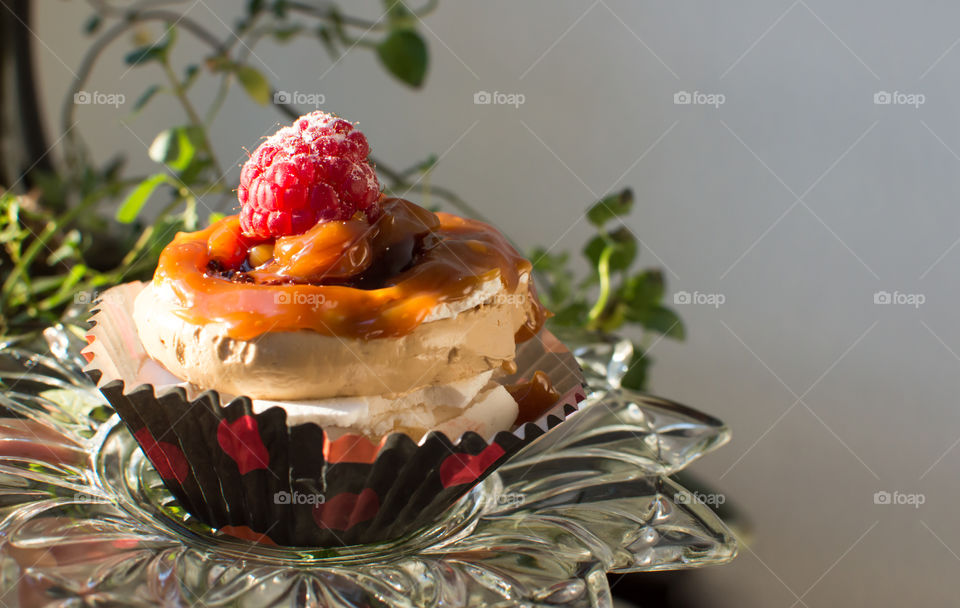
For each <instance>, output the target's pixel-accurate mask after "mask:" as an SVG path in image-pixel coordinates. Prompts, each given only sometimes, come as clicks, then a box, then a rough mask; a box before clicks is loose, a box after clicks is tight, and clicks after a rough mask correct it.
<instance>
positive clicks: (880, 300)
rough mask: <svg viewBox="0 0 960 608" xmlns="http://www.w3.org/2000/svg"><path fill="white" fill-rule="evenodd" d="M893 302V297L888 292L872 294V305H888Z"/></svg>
mask: <svg viewBox="0 0 960 608" xmlns="http://www.w3.org/2000/svg"><path fill="white" fill-rule="evenodd" d="M892 301H893V296H892V295H891V294H890V292H889V291H878V292H876V293H875V294H873V303H874V304H889V303H890V302H892Z"/></svg>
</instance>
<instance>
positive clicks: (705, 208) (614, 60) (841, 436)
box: [37, 0, 960, 606]
mask: <svg viewBox="0 0 960 608" xmlns="http://www.w3.org/2000/svg"><path fill="white" fill-rule="evenodd" d="M237 4H239V3H234V2H228V1H227V0H202V1H200V2H198V3H195V4H194V6H193V8H192V9H191V10H190V15H191V16H192V17H194V18H196V19H198V20H200V21H202V22H205V23H208V24H210V25H211V27H213V28H214V29H215V30H217V31H219V32H222V33H226V31H227V30H226V28H225V26H224V25H223V24H221V23H220V22H219V20H218V19H217V18H216V17H215V16H214V15H213V13H212V12H211V11H216V12H218V13H219V14H220V15H221V16H222V18H223V20H224V21H226V22H228V23H231V22H232V20H233V15H234V11H235V10H236V8H235V7H236V5H237ZM364 5H365V9H363V10H366V11H367V13H368V14H369V15H370V16H371V17H376V16H377V13H376V7H377V6H378V5H377V4H375V3H372V2H367V3H364ZM183 6H184V7H187V6H190V4H189V3H184V5H183ZM864 8H865V5H864V4H863V3H854V2H824V1H822V0H816V1H814V0H810V1H809V2H804V1H803V0H797V1H796V2H793V3H792V4H791V3H790V2H789V1H782V2H740V1H733V2H725V3H716V2H669V3H632V2H625V1H620V0H603V1H601V2H595V3H593V4H589V3H585V2H584V3H578V2H556V1H555V2H546V1H538V2H524V3H516V2H506V1H498V2H484V3H479V2H473V3H467V2H443V3H441V7H440V9H439V10H438V11H437V12H436V13H435V14H434V15H432V16H430V17H429V18H428V19H427V21H426V25H425V26H424V32H425V34H426V36H427V38H428V40H429V44H430V49H431V60H432V65H431V68H430V73H429V77H428V82H427V85H426V87H425V89H424V90H423V91H421V92H411V91H410V90H408V89H406V88H404V87H403V86H401V85H399V84H397V83H395V82H394V81H392V80H390V79H389V78H388V77H386V76H385V75H383V74H382V71H381V69H380V68H379V67H378V65H377V64H376V61H375V59H374V58H373V57H372V55H371V54H370V53H369V52H364V51H358V52H354V53H351V54H350V55H348V56H347V57H345V58H344V59H343V60H342V61H340V62H339V63H338V64H337V65H335V66H333V67H332V68H331V66H330V61H329V60H328V59H327V58H326V56H325V55H324V54H323V53H322V52H321V50H320V49H319V47H318V45H317V44H315V43H313V42H306V41H305V42H302V43H298V44H295V45H292V46H289V47H278V46H276V45H273V44H272V43H271V44H267V45H264V46H263V47H258V49H257V50H256V55H257V57H258V60H259V61H258V62H255V64H258V65H259V67H260V68H261V69H262V70H263V71H264V73H265V74H266V75H268V76H269V77H270V78H271V79H272V80H273V81H274V82H275V83H277V84H278V85H279V86H280V87H281V88H283V89H284V90H287V91H299V92H303V93H319V94H323V95H324V96H325V101H326V103H325V105H324V106H323V108H324V109H328V110H331V111H335V112H338V113H341V114H343V115H345V116H346V117H348V118H350V119H352V120H355V121H359V122H360V125H361V127H362V128H363V129H364V130H365V132H366V133H367V135H368V136H369V138H370V140H371V142H372V143H373V147H374V150H375V152H376V153H377V154H378V155H379V156H381V157H382V158H384V159H386V160H390V161H393V162H394V163H395V164H397V165H406V164H407V163H412V162H414V161H415V160H418V159H420V158H422V157H425V156H427V155H428V154H430V153H437V154H442V161H441V163H440V166H439V167H438V168H437V169H436V171H435V173H434V176H433V179H434V180H435V183H438V184H443V185H447V186H451V187H453V188H454V189H455V190H456V191H457V192H459V193H460V194H462V195H463V196H464V197H465V198H467V199H468V200H470V201H471V202H473V203H474V204H476V205H478V206H480V207H482V209H483V210H484V212H485V213H486V214H487V215H488V216H489V217H491V218H492V219H493V220H494V221H495V222H496V223H497V224H498V225H500V226H501V227H502V228H503V230H504V231H506V232H507V233H508V234H509V235H510V236H511V237H513V238H514V239H515V240H516V241H518V242H520V243H525V244H534V243H543V244H550V243H553V242H555V241H557V240H558V239H559V240H560V242H559V243H558V245H557V247H558V248H566V247H569V248H576V247H578V246H579V244H581V243H582V242H583V241H584V239H585V238H586V237H587V235H588V234H589V228H588V226H587V225H586V222H584V221H581V214H582V212H583V210H584V208H585V206H586V205H587V204H588V203H589V202H590V201H591V200H593V199H595V198H596V197H597V196H599V195H601V194H603V193H606V192H608V191H610V190H612V189H614V188H618V187H622V186H624V185H630V186H632V187H633V188H634V190H635V192H636V194H637V198H638V201H639V205H638V210H637V212H636V213H635V214H634V216H633V217H632V218H631V219H630V226H631V228H632V229H633V230H634V231H635V232H636V234H637V235H638V236H639V237H640V238H641V239H642V241H643V242H644V244H645V245H646V247H645V248H644V250H643V253H642V258H643V259H645V261H646V263H648V264H658V265H662V266H664V267H666V268H667V269H668V275H669V280H670V289H671V290H672V291H674V292H676V291H680V290H685V291H687V292H691V293H694V292H698V293H701V294H722V295H723V296H724V298H725V301H724V303H723V304H722V305H721V306H719V307H718V308H714V307H711V306H707V305H693V304H691V305H685V306H678V309H679V311H680V312H681V314H682V315H683V317H684V319H685V320H686V322H687V326H688V333H689V339H688V340H687V342H686V343H684V344H675V343H672V342H669V341H662V342H659V343H657V344H656V346H655V347H654V349H653V354H654V355H655V356H656V357H657V364H656V366H655V368H654V372H653V389H654V391H655V392H657V393H660V394H663V395H665V396H668V397H672V398H674V399H677V400H679V401H681V402H686V403H689V404H690V405H693V406H695V407H699V408H701V409H704V410H707V411H709V412H711V413H713V414H715V415H717V416H719V417H721V418H723V419H724V420H726V421H727V422H728V423H729V424H730V426H731V427H732V428H733V431H734V441H733V442H732V444H731V445H729V446H728V447H726V448H724V449H722V450H721V451H720V452H718V453H716V454H715V455H713V456H711V457H710V458H708V459H707V460H705V461H704V462H702V463H701V464H699V465H698V466H697V467H696V468H697V470H698V471H699V472H701V473H702V474H703V475H705V476H707V477H708V478H710V479H713V480H715V481H716V482H717V484H718V486H719V487H720V488H721V490H722V491H723V492H724V493H725V495H726V496H727V497H728V499H729V500H731V501H734V502H736V503H738V504H740V505H741V506H743V507H744V508H745V509H746V510H747V511H748V512H749V514H750V516H751V517H752V519H753V522H754V524H755V530H754V533H755V534H754V536H755V541H754V542H753V544H752V545H751V547H750V549H747V550H744V552H743V554H742V555H741V557H740V558H739V559H738V560H737V561H736V562H735V563H734V564H732V565H730V566H727V567H724V568H717V569H711V570H707V571H703V572H702V573H698V574H697V576H696V577H695V578H694V579H693V581H692V582H691V585H692V587H691V594H693V595H695V596H698V597H700V598H701V599H702V600H704V604H705V605H711V606H790V605H791V604H794V603H795V602H797V600H798V598H802V602H800V603H797V605H808V606H816V605H819V606H836V605H840V602H841V600H843V601H844V602H845V603H844V604H843V605H846V606H878V605H886V606H889V605H896V604H900V603H906V602H907V601H911V603H912V604H914V605H923V606H933V605H947V604H950V603H953V602H954V601H955V599H954V594H953V593H948V587H947V585H946V584H945V582H944V581H947V580H951V579H950V578H949V577H951V576H955V573H956V572H957V568H958V565H960V558H958V556H957V555H958V553H960V526H957V525H956V523H955V518H954V513H955V511H956V508H955V503H956V501H957V500H958V499H960V486H958V483H957V479H956V471H957V465H958V463H960V448H954V446H955V445H956V443H957V440H958V436H960V412H958V410H957V408H956V390H957V387H958V384H960V373H958V372H960V357H958V353H960V325H958V324H957V323H956V322H955V319H956V315H957V313H956V311H957V309H958V304H960V290H958V281H957V280H956V278H955V275H956V269H957V267H958V265H960V247H955V245H957V243H958V239H960V206H958V205H957V204H956V197H957V192H958V189H960V177H958V176H960V171H958V169H960V156H958V154H960V121H958V119H957V115H958V114H957V111H956V107H957V101H958V97H960V87H958V85H957V84H956V83H957V80H958V79H957V76H958V71H960V44H957V43H958V40H960V38H958V37H960V6H958V5H956V4H955V3H948V2H921V3H907V2H902V3H897V2H889V1H883V2H872V3H870V4H869V9H870V10H869V11H866V10H864ZM39 12H40V15H39V20H38V23H39V25H38V26H37V30H38V34H39V36H40V38H41V39H42V40H43V46H46V47H48V48H42V47H41V48H40V49H39V51H38V52H39V56H40V57H39V58H40V64H41V67H42V69H43V71H44V87H45V94H46V98H47V100H48V106H47V108H46V110H47V111H48V113H49V114H50V116H51V119H52V120H54V119H56V118H57V116H58V114H59V103H60V99H61V98H62V95H63V93H64V91H65V90H66V88H67V86H68V83H69V79H70V77H71V74H70V70H73V69H76V64H77V61H78V57H79V53H80V51H81V50H82V49H83V48H84V45H85V44H86V42H85V40H84V39H83V38H82V36H81V35H80V33H79V29H80V24H81V23H82V20H83V18H84V17H85V15H86V10H85V5H84V3H82V2H68V3H63V2H44V3H42V4H41V6H40V10H39ZM955 45H956V46H955ZM116 48H117V49H123V50H126V49H128V48H129V44H128V42H124V43H122V44H120V45H119V46H118V47H116ZM198 48H199V47H195V46H191V45H190V44H188V43H185V44H183V45H181V46H180V47H179V50H178V53H177V58H178V60H182V61H186V60H187V58H188V57H189V56H190V55H191V54H196V53H197V52H199V51H198ZM58 57H60V58H63V62H61V61H60V60H59V59H58ZM120 57H121V53H120V52H119V50H118V51H116V52H110V53H108V54H107V55H106V56H105V57H104V59H103V61H102V64H101V66H100V67H99V69H98V70H97V72H96V73H95V75H94V78H93V81H92V82H91V86H90V87H89V88H91V89H95V90H99V91H104V92H122V93H124V94H126V96H127V100H128V103H127V104H126V105H125V107H121V108H120V109H119V111H116V110H114V109H113V108H109V107H100V106H89V107H85V108H82V109H81V113H80V117H81V123H80V124H79V126H78V127H77V128H78V129H80V130H81V131H82V132H83V133H84V135H85V136H87V137H88V138H90V139H91V141H92V144H93V149H94V151H95V152H96V154H97V156H98V157H99V158H101V159H105V158H106V157H108V156H109V155H110V154H112V153H114V152H115V151H117V150H124V151H127V152H128V153H129V154H131V155H132V157H133V158H134V159H135V161H134V162H133V163H132V165H133V167H134V168H139V169H140V170H149V166H150V164H149V161H148V160H146V156H145V149H144V144H143V143H142V142H146V143H149V142H150V140H151V139H152V137H153V136H154V135H155V133H156V132H157V130H158V129H159V128H160V126H161V125H166V124H170V123H171V122H173V121H177V120H181V119H182V118H181V117H180V115H179V111H178V110H177V108H176V107H175V106H174V105H173V104H172V103H170V102H169V101H166V100H163V101H161V100H159V99H158V100H156V101H155V102H154V104H153V106H152V108H151V109H150V111H148V112H147V113H145V114H144V115H142V116H140V117H132V116H130V112H129V106H130V102H131V101H132V100H133V99H135V98H136V97H137V96H138V95H139V94H140V92H141V91H143V90H144V89H145V88H146V86H147V84H148V83H150V82H153V81H154V80H155V79H157V78H159V74H158V72H156V71H155V69H154V68H142V69H137V70H132V71H130V72H128V73H125V74H124V70H125V69H126V68H125V67H124V66H123V65H122V62H121V59H120ZM120 74H124V75H123V76H122V77H118V75H120ZM478 90H487V91H494V90H496V91H501V92H508V93H514V92H516V93H521V94H523V95H524V96H525V103H524V104H523V105H522V106H520V107H519V108H513V107H507V106H494V105H479V106H478V105H474V103H473V94H474V93H475V92H476V91H478ZM679 91H688V92H693V91H699V92H704V93H711V94H722V95H723V96H724V97H725V100H724V103H723V104H722V105H720V106H719V107H711V106H704V105H693V104H691V105H677V104H675V103H674V94H675V93H677V92H679ZM880 91H888V92H891V93H892V92H894V91H898V92H901V93H908V94H922V95H923V96H924V98H923V102H924V103H923V104H922V105H920V106H919V107H913V106H909V105H902V104H876V103H875V100H874V96H875V94H876V93H878V92H880ZM211 95H212V91H211V90H202V91H198V92H197V100H198V103H199V105H205V103H206V101H205V100H208V99H209V98H210V96H211ZM901 100H903V101H906V98H901ZM277 120H278V118H277V115H276V114H275V113H274V112H273V111H271V110H269V109H264V108H260V107H258V106H256V105H254V104H253V103H252V102H250V101H248V100H247V99H245V98H244V97H243V96H242V95H241V94H238V95H236V96H234V97H233V98H232V99H231V100H230V101H229V103H228V104H227V106H226V108H225V110H224V112H223V114H222V116H221V117H220V118H219V119H218V121H217V122H216V125H215V127H214V129H213V137H214V139H215V141H216V142H217V148H218V149H219V151H220V154H221V156H222V157H223V159H224V161H225V162H230V161H233V159H237V160H236V162H235V163H233V164H238V163H239V162H240V161H241V160H242V159H243V158H245V157H244V156H242V150H241V147H242V146H246V147H247V148H249V149H253V147H254V146H255V145H256V144H257V142H258V138H259V137H261V136H262V135H264V134H266V133H268V132H270V131H271V130H272V128H273V125H274V123H275V122H276V121H277ZM57 124H58V123H57ZM124 125H125V126H124ZM237 173H238V170H237V169H236V168H235V169H234V171H233V174H232V177H233V179H236V176H237ZM878 291H886V292H890V293H894V292H896V293H897V294H900V295H904V294H913V295H914V296H916V295H917V294H919V295H921V296H922V297H923V299H924V300H925V301H924V302H923V304H922V305H920V306H919V307H913V306H910V305H907V304H889V305H882V304H875V302H874V294H875V293H876V292H878ZM914 299H917V298H916V297H914ZM880 490H886V491H890V492H893V491H898V492H901V493H922V494H923V496H924V498H925V504H923V505H922V506H921V507H920V508H913V507H910V506H904V505H900V506H897V505H876V504H874V493H875V492H877V491H880ZM881 572H882V573H883V574H882V575H881V576H878V575H877V574H874V573H881ZM704 598H709V599H704Z"/></svg>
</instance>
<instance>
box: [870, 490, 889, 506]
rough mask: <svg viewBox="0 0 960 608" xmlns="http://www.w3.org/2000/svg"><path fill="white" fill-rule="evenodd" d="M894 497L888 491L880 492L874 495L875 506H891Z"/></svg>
mask: <svg viewBox="0 0 960 608" xmlns="http://www.w3.org/2000/svg"><path fill="white" fill-rule="evenodd" d="M892 498H893V497H892V496H891V494H890V492H887V491H886V490H880V491H879V492H876V493H874V495H873V504H875V505H889V504H890V503H891V502H892Z"/></svg>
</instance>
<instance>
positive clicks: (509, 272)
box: [153, 199, 545, 340]
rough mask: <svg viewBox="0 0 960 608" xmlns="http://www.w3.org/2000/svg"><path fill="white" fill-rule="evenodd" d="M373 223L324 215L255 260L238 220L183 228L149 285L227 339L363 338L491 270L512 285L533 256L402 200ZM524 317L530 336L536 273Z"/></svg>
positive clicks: (397, 329)
mask: <svg viewBox="0 0 960 608" xmlns="http://www.w3.org/2000/svg"><path fill="white" fill-rule="evenodd" d="M382 204H383V214H382V216H381V217H380V219H379V220H378V221H377V222H376V223H375V224H373V225H372V226H371V225H368V224H367V223H366V222H363V221H360V220H356V219H353V220H348V221H343V222H326V223H321V224H318V225H317V226H315V227H314V228H312V229H311V230H309V231H307V232H305V233H303V234H300V235H295V236H289V237H282V238H279V239H276V241H275V242H274V243H273V258H272V259H271V260H270V261H268V262H266V263H264V264H262V265H260V266H258V267H257V268H251V267H250V266H249V263H248V262H247V252H248V251H249V250H250V248H252V247H254V246H256V245H261V244H264V243H268V241H264V240H262V239H260V240H252V239H249V238H247V237H245V236H244V235H243V234H242V233H241V230H240V223H239V220H238V218H237V216H230V217H227V218H224V219H223V220H220V221H219V222H217V223H215V224H213V225H212V226H210V227H209V228H206V229H205V230H201V231H199V232H191V233H180V234H178V235H177V236H176V237H175V238H174V240H173V242H172V243H170V244H169V245H167V247H166V248H164V250H163V252H162V253H161V254H160V261H159V264H158V265H157V271H156V274H155V275H154V278H153V280H154V283H155V284H156V285H163V284H167V285H169V286H170V287H171V288H172V291H173V293H174V294H175V295H176V297H177V299H178V301H179V305H180V308H179V310H177V311H176V312H177V314H178V315H181V316H182V317H183V318H184V319H186V320H187V321H189V322H191V323H194V324H198V325H199V324H205V323H223V324H224V326H225V327H226V331H227V335H228V336H229V337H231V338H234V339H237V340H251V339H253V338H256V337H257V336H259V335H261V334H263V333H266V332H273V331H296V330H304V329H305V330H312V331H316V332H318V333H321V334H325V335H335V336H342V337H350V338H359V339H375V338H385V337H398V336H403V335H406V334H408V333H410V332H412V331H413V330H414V329H415V328H416V327H417V326H418V325H420V323H422V322H423V320H424V319H425V318H426V317H427V315H428V314H429V313H430V311H431V310H432V309H433V308H434V306H436V305H437V304H440V303H443V302H448V301H455V300H457V299H460V298H464V297H466V296H468V295H469V294H470V293H471V292H472V291H473V290H474V289H476V288H478V287H479V286H480V285H482V284H483V283H484V282H486V281H488V280H490V279H493V278H495V277H498V276H499V278H500V280H501V281H502V282H503V285H504V287H505V288H506V289H507V290H508V292H509V293H515V292H516V290H517V287H518V285H519V281H520V276H521V274H523V273H529V272H530V270H531V265H530V262H528V261H527V260H526V259H524V258H523V257H521V256H520V254H519V253H517V251H516V250H515V249H514V248H513V247H511V246H510V244H509V243H508V242H507V240H506V239H505V238H504V237H503V235H501V234H500V233H499V232H498V231H497V230H496V229H494V228H493V227H491V226H489V225H487V224H485V223H483V222H478V221H476V220H469V219H464V218H461V217H457V216H455V215H450V214H447V213H432V212H430V211H428V210H426V209H423V208H421V207H418V206H417V205H414V204H413V203H411V202H409V201H405V200H403V199H386V200H384V201H383V203H382ZM530 285H531V287H530V291H529V294H527V297H528V301H527V302H526V308H527V323H526V325H525V326H524V327H523V328H521V329H520V331H519V332H518V334H517V337H518V340H523V339H527V338H530V337H532V336H533V335H535V334H536V333H537V332H538V331H539V330H540V327H541V326H542V324H543V319H544V316H545V313H544V311H543V308H542V306H541V305H540V302H539V300H538V299H537V297H536V293H535V292H534V290H533V287H532V285H533V283H532V279H531V281H530Z"/></svg>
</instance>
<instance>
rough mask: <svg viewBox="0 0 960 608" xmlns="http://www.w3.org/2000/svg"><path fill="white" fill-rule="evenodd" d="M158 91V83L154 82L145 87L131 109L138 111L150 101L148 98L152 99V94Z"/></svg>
mask: <svg viewBox="0 0 960 608" xmlns="http://www.w3.org/2000/svg"><path fill="white" fill-rule="evenodd" d="M159 91H160V85H158V84H154V85H150V86H149V87H147V90H146V91H144V92H143V95H141V96H140V97H138V98H137V101H136V102H134V104H133V111H134V112H139V111H140V110H142V109H143V108H144V106H146V105H147V104H148V103H150V100H151V99H153V96H154V95H156V94H157V93H158V92H159Z"/></svg>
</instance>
